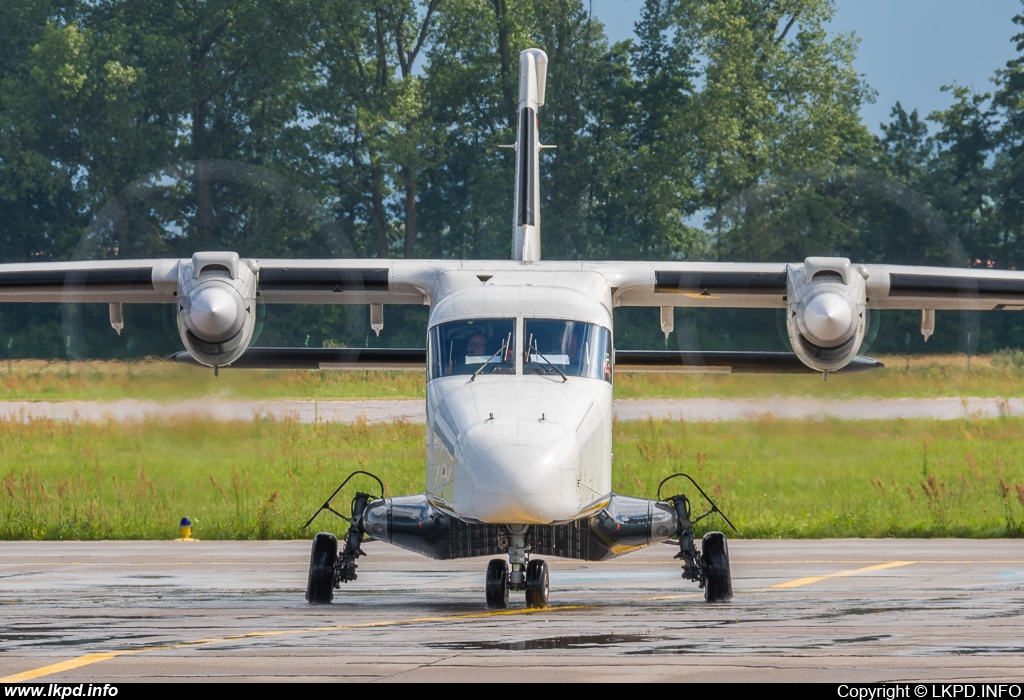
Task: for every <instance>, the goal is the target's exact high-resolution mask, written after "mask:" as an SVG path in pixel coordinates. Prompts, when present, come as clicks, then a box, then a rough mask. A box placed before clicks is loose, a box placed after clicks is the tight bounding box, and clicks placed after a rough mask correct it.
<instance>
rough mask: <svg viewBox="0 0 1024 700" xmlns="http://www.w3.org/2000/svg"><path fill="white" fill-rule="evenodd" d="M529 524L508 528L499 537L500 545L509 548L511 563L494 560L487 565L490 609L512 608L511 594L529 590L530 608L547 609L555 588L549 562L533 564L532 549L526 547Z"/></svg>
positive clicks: (539, 560)
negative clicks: (511, 592)
mask: <svg viewBox="0 0 1024 700" xmlns="http://www.w3.org/2000/svg"><path fill="white" fill-rule="evenodd" d="M528 530H529V526H528V525H506V526H505V527H504V528H503V529H502V534H501V535H500V536H499V545H500V546H501V547H502V548H503V549H504V548H507V549H508V561H507V562H506V561H505V560H504V559H491V561H490V563H489V564H488V565H487V582H486V584H485V587H484V592H485V594H486V597H487V607H489V608H494V609H498V610H501V609H503V608H507V607H508V594H509V591H513V590H514V591H526V607H528V608H546V607H547V606H548V593H549V591H550V589H551V586H550V582H549V578H548V563H547V562H546V561H543V560H542V559H534V560H532V561H530V559H529V557H530V548H529V547H528V546H527V545H526V533H527V532H528Z"/></svg>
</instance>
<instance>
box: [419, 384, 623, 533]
mask: <svg viewBox="0 0 1024 700" xmlns="http://www.w3.org/2000/svg"><path fill="white" fill-rule="evenodd" d="M427 424H428V425H427V494H428V496H429V497H430V498H431V500H432V501H433V502H435V503H436V504H437V505H439V506H441V507H442V508H445V509H446V510H449V511H451V512H452V513H453V514H455V515H457V516H458V517H461V518H465V519H467V520H470V521H475V522H481V523H501V524H514V523H523V524H531V525H536V524H548V523H554V522H566V521H569V520H572V519H575V518H577V517H580V516H581V515H583V514H585V513H587V512H590V511H593V510H595V509H596V507H598V506H599V505H600V504H602V503H603V502H604V501H606V500H607V498H608V494H609V492H610V490H611V386H610V385H608V384H607V383H605V382H602V381H599V380H592V379H586V378H571V379H570V380H569V381H568V382H562V381H561V380H559V379H552V378H550V377H532V376H530V377H522V376H508V377H501V376H493V377H481V378H479V379H477V380H476V381H472V382H471V381H469V380H468V378H466V377H451V378H445V379H439V380H435V381H433V382H431V383H430V384H429V385H428V387H427Z"/></svg>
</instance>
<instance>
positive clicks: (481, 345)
mask: <svg viewBox="0 0 1024 700" xmlns="http://www.w3.org/2000/svg"><path fill="white" fill-rule="evenodd" d="M487 355H488V352H487V337H486V336H484V334H483V333H480V332H477V333H473V334H472V335H471V336H469V338H467V339H466V357H467V358H470V357H484V358H486V357H487ZM467 361H468V360H467Z"/></svg>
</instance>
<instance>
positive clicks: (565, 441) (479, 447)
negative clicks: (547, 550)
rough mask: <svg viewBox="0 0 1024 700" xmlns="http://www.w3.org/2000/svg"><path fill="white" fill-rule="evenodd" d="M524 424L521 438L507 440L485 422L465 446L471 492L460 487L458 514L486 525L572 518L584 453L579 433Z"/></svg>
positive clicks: (468, 434)
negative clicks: (469, 515)
mask: <svg viewBox="0 0 1024 700" xmlns="http://www.w3.org/2000/svg"><path fill="white" fill-rule="evenodd" d="M524 427H525V426H520V430H519V435H518V439H517V440H515V442H514V443H509V442H508V441H506V440H503V439H502V432H501V430H500V429H497V427H496V426H489V425H487V424H486V423H485V424H483V425H481V426H478V427H476V428H474V429H471V430H469V431H467V432H466V433H465V435H464V436H463V437H462V439H461V440H460V441H459V442H460V447H461V450H462V453H463V456H464V462H463V463H464V464H465V465H466V468H467V471H468V474H466V476H467V477H468V478H467V479H465V480H463V482H462V483H465V484H467V485H468V486H469V488H468V489H459V488H458V487H456V493H455V500H456V507H457V508H458V509H459V512H463V513H472V514H473V517H474V518H476V519H477V520H480V521H481V522H487V523H529V524H545V523H550V522H553V521H556V520H564V519H568V518H570V517H572V516H573V515H574V514H575V512H576V510H577V508H578V503H577V500H578V498H577V494H576V479H577V477H578V475H579V469H580V459H581V452H580V447H579V441H578V439H577V437H576V435H575V434H574V433H572V432H571V431H569V430H567V429H565V428H564V427H561V426H557V425H543V424H539V425H537V426H535V427H530V428H529V429H525V430H524Z"/></svg>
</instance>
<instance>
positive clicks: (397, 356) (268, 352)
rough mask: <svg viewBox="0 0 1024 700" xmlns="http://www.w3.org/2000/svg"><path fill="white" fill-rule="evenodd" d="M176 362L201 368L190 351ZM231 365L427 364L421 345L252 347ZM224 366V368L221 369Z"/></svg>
mask: <svg viewBox="0 0 1024 700" xmlns="http://www.w3.org/2000/svg"><path fill="white" fill-rule="evenodd" d="M171 359H173V360H174V361H175V362H181V363H184V364H190V365H195V366H198V367H201V366H203V365H201V364H200V363H198V362H196V361H195V360H194V359H192V356H191V355H189V354H188V353H187V352H179V353H175V354H174V355H171ZM228 366H229V367H234V368H237V369H342V370H417V371H421V372H422V371H423V370H424V369H426V366H427V351H426V350H425V349H422V348H249V349H248V350H246V351H245V353H244V354H243V355H242V356H241V357H240V358H238V359H237V360H235V361H234V362H232V363H231V364H230V365H228ZM221 369H223V368H221Z"/></svg>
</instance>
